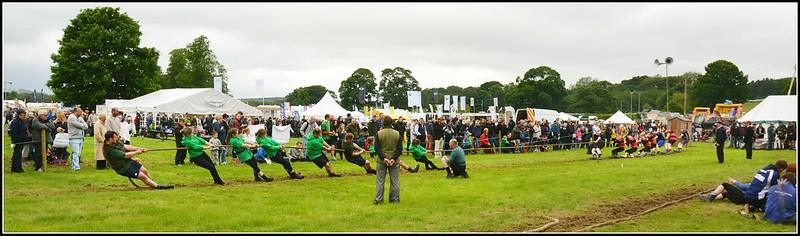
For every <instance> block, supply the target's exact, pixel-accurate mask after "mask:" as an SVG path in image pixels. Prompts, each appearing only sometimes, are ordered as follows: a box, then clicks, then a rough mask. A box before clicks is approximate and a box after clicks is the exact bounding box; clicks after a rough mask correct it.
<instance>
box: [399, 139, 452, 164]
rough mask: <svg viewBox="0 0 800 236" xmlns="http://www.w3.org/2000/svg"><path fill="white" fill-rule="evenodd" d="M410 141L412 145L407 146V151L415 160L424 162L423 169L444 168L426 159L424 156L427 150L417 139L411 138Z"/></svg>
mask: <svg viewBox="0 0 800 236" xmlns="http://www.w3.org/2000/svg"><path fill="white" fill-rule="evenodd" d="M411 142H412V143H411V144H412V145H411V146H408V152H409V153H411V156H412V157H414V160H415V161H417V162H422V163H425V170H444V168H438V167H436V165H434V164H433V162H431V160H428V157H427V156H426V153H428V150H425V147H423V146H422V145H420V144H419V139H413V140H412V141H411Z"/></svg>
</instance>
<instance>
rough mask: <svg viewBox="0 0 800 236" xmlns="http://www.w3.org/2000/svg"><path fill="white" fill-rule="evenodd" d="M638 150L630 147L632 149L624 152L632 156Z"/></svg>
mask: <svg viewBox="0 0 800 236" xmlns="http://www.w3.org/2000/svg"><path fill="white" fill-rule="evenodd" d="M638 149H639V148H638V147H636V148H633V147H632V148H630V149H628V151H625V152H626V153H628V154H633V153H634V152H636V150H638Z"/></svg>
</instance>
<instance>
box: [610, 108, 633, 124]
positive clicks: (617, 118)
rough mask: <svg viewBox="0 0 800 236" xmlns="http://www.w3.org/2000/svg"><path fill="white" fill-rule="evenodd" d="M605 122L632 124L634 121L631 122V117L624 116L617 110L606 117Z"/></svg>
mask: <svg viewBox="0 0 800 236" xmlns="http://www.w3.org/2000/svg"><path fill="white" fill-rule="evenodd" d="M606 123H608V124H634V123H636V122H633V120H631V118H629V117H628V116H626V115H625V114H624V113H622V112H621V111H617V113H614V115H612V116H611V117H609V118H608V120H606Z"/></svg>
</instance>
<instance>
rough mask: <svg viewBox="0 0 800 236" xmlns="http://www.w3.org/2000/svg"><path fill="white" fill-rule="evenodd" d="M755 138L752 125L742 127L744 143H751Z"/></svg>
mask: <svg viewBox="0 0 800 236" xmlns="http://www.w3.org/2000/svg"><path fill="white" fill-rule="evenodd" d="M755 138H756V131H755V130H754V129H753V126H748V127H747V128H745V129H744V141H745V142H746V143H752V142H753V141H755Z"/></svg>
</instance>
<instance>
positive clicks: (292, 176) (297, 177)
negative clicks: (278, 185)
mask: <svg viewBox="0 0 800 236" xmlns="http://www.w3.org/2000/svg"><path fill="white" fill-rule="evenodd" d="M289 178H290V179H303V178H304V177H303V176H302V175H300V174H299V173H297V172H294V173H292V174H291V175H289Z"/></svg>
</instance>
